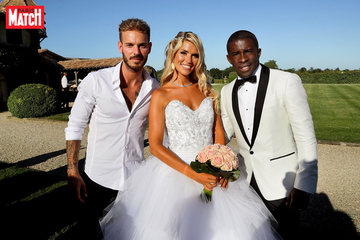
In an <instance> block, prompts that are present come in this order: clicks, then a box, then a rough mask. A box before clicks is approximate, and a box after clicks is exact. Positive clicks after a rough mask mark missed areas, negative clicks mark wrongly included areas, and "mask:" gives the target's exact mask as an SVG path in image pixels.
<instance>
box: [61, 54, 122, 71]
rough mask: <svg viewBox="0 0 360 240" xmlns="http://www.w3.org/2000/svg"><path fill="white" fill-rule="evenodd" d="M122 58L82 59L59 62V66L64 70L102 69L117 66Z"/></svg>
mask: <svg viewBox="0 0 360 240" xmlns="http://www.w3.org/2000/svg"><path fill="white" fill-rule="evenodd" d="M121 60H122V58H121V57H117V58H99V59H82V60H66V61H59V62H58V64H60V65H62V66H63V67H64V70H81V69H94V70H97V69H100V68H106V67H113V66H116V65H117V64H118V63H119V62H121Z"/></svg>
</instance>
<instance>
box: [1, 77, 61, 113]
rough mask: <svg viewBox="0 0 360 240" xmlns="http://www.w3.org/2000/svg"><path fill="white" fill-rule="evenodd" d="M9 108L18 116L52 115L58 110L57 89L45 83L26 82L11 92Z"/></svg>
mask: <svg viewBox="0 0 360 240" xmlns="http://www.w3.org/2000/svg"><path fill="white" fill-rule="evenodd" d="M7 106H8V110H9V111H10V112H11V114H12V115H13V116H15V117H18V118H35V117H42V116H47V115H51V114H52V113H54V112H55V111H56V106H57V94H56V91H55V89H53V88H51V87H49V86H46V85H43V84H24V85H21V86H19V87H18V88H16V89H15V90H14V91H12V92H11V94H10V96H9V98H8V101H7Z"/></svg>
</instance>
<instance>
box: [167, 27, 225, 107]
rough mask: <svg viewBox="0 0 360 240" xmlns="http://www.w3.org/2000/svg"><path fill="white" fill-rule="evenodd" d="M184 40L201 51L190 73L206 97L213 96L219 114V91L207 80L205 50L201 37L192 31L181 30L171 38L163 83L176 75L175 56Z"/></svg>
mask: <svg viewBox="0 0 360 240" xmlns="http://www.w3.org/2000/svg"><path fill="white" fill-rule="evenodd" d="M184 41H189V42H191V43H192V44H194V45H195V47H196V49H197V50H198V52H199V60H198V62H197V64H196V66H195V71H193V72H192V73H191V74H190V78H191V80H192V81H193V82H198V87H199V90H200V92H201V93H202V94H204V95H205V97H211V98H212V100H213V102H214V107H215V112H216V113H218V114H219V106H218V105H219V104H218V101H219V100H218V96H219V94H218V92H217V91H216V90H215V89H214V88H213V87H212V86H211V84H210V83H208V82H207V81H206V79H207V78H206V74H205V73H206V65H205V52H204V47H203V45H202V42H201V40H200V38H199V37H198V36H197V35H196V34H195V33H192V32H179V33H178V34H177V35H176V37H175V38H174V39H173V40H171V41H170V42H169V43H168V45H167V46H166V48H165V52H166V59H165V64H164V65H165V68H164V71H163V74H162V76H161V85H164V84H166V83H167V82H169V81H170V80H171V78H172V77H173V76H174V70H175V66H174V63H173V61H174V58H175V54H176V53H177V51H178V50H179V49H180V48H181V46H182V45H183V43H184Z"/></svg>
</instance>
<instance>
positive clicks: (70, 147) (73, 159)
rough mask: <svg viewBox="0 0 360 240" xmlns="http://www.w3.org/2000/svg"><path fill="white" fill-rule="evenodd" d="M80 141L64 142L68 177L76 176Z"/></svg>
mask: <svg viewBox="0 0 360 240" xmlns="http://www.w3.org/2000/svg"><path fill="white" fill-rule="evenodd" d="M80 144H81V141H80V140H71V141H66V152H67V162H68V175H71V174H74V173H75V174H77V173H78V171H79V169H78V164H79V151H80Z"/></svg>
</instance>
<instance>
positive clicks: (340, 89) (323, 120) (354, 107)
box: [304, 84, 360, 143]
mask: <svg viewBox="0 0 360 240" xmlns="http://www.w3.org/2000/svg"><path fill="white" fill-rule="evenodd" d="M304 87H305V89H306V92H307V94H308V101H309V105H310V110H311V113H312V115H313V120H314V127H315V132H316V137H317V139H318V140H327V141H341V142H355V143H360V124H359V120H360V101H359V100H360V85H359V84H305V85H304Z"/></svg>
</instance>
